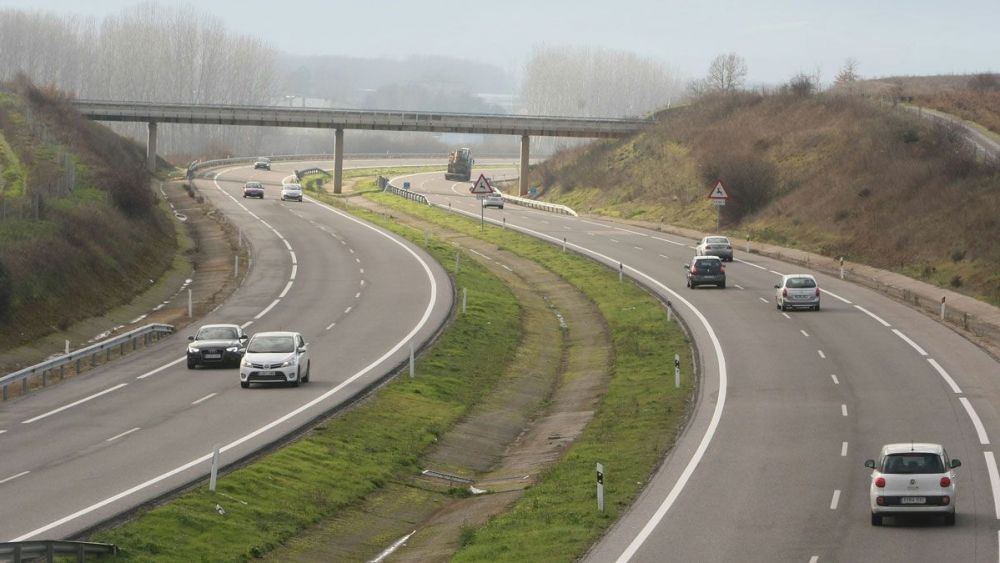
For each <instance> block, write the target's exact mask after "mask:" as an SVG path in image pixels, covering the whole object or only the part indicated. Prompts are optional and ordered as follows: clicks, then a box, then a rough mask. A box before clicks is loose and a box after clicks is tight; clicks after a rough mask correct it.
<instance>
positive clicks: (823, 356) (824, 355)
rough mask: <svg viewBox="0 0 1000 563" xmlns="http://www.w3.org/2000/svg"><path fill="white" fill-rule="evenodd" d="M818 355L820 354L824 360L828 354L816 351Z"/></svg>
mask: <svg viewBox="0 0 1000 563" xmlns="http://www.w3.org/2000/svg"><path fill="white" fill-rule="evenodd" d="M816 353H817V354H819V357H820V358H823V359H824V360H825V359H826V354H824V353H823V351H822V350H816Z"/></svg>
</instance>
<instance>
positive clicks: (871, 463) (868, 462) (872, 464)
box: [865, 459, 875, 469]
mask: <svg viewBox="0 0 1000 563" xmlns="http://www.w3.org/2000/svg"><path fill="white" fill-rule="evenodd" d="M865 467H867V468H868V469H875V460H874V459H866V460H865Z"/></svg>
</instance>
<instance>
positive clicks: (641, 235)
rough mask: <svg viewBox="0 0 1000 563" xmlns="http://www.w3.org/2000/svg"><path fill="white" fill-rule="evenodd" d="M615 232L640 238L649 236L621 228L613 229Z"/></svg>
mask: <svg viewBox="0 0 1000 563" xmlns="http://www.w3.org/2000/svg"><path fill="white" fill-rule="evenodd" d="M615 229H616V230H619V231H622V232H623V233H628V234H630V235H639V236H640V237H648V236H649V235H647V234H645V233H640V232H639V231H630V230H628V229H623V228H621V227H615Z"/></svg>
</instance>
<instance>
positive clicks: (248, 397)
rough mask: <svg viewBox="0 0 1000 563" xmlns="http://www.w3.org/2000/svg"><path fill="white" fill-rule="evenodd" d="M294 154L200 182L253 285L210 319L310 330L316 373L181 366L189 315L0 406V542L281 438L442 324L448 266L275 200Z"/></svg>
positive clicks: (101, 512)
mask: <svg viewBox="0 0 1000 563" xmlns="http://www.w3.org/2000/svg"><path fill="white" fill-rule="evenodd" d="M348 164H350V163H348ZM380 164H382V165H385V164H386V163H385V162H381V163H380ZM389 164H391V165H398V164H400V162H398V161H393V162H391V163H389ZM359 165H360V164H359ZM296 166H299V167H301V163H275V165H274V170H273V171H266V170H257V171H255V170H252V169H251V168H250V167H249V166H239V167H232V168H227V169H216V170H213V171H210V172H209V174H210V176H209V177H208V178H203V179H199V180H198V181H197V184H198V186H199V188H200V190H201V192H202V193H203V194H204V195H205V196H206V197H207V198H208V199H209V200H211V201H212V203H214V204H215V205H216V206H217V207H219V208H220V209H222V210H223V211H224V213H225V214H226V215H227V216H228V217H230V218H231V220H232V221H233V222H234V223H235V224H236V225H237V226H239V227H240V229H242V232H243V236H244V237H245V238H246V239H248V240H249V241H250V242H251V244H252V269H251V271H250V272H249V275H248V277H247V279H246V281H245V283H244V284H243V285H242V286H241V287H240V288H239V289H238V290H237V291H236V293H235V294H234V295H233V296H232V298H230V299H229V300H228V301H227V302H226V303H225V304H224V305H223V306H222V307H220V308H218V309H217V310H216V311H214V312H213V313H212V314H210V315H209V316H208V317H206V318H205V319H204V321H203V322H204V323H216V322H228V323H237V324H242V325H245V326H246V329H247V331H248V332H250V333H253V332H257V331H265V330H295V331H299V332H302V333H303V335H304V336H305V339H306V341H307V343H308V345H309V352H310V355H311V358H312V370H311V380H310V382H309V383H307V384H303V385H302V386H300V387H298V388H290V387H268V388H261V387H253V388H251V389H241V388H240V385H239V380H238V372H237V370H236V369H197V370H188V369H187V367H186V362H185V361H184V354H185V349H186V346H187V336H188V335H189V334H193V333H194V330H195V329H196V326H195V327H192V328H191V329H190V330H186V331H183V332H181V333H179V334H175V335H173V336H171V337H169V338H166V339H164V340H161V341H160V342H159V343H157V344H155V345H153V346H152V347H151V349H150V350H148V351H146V352H142V353H139V354H134V355H131V356H127V357H126V358H124V359H122V360H119V361H117V362H114V363H112V364H111V365H109V366H107V367H101V368H99V369H96V370H94V371H93V372H90V373H88V374H87V375H86V376H82V377H78V378H73V379H70V380H67V381H66V382H64V383H62V384H60V385H57V386H54V387H52V388H50V389H47V390H44V391H40V392H35V393H31V394H29V395H27V396H26V397H23V398H20V399H17V400H13V401H10V402H8V403H5V404H3V406H2V408H0V541H17V540H26V539H56V538H67V537H72V536H73V535H74V534H76V533H78V532H79V531H81V530H85V529H87V528H88V527H90V526H93V525H94V524H96V523H98V522H101V521H102V520H104V519H106V518H108V517H111V516H113V515H115V514H118V513H120V512H122V511H123V510H126V509H128V508H130V507H134V506H136V505H139V504H141V503H143V502H144V501H147V500H149V499H152V498H155V497H157V496H159V495H161V494H163V493H164V492H166V491H169V490H171V489H173V488H176V487H178V486H180V485H182V484H185V483H188V482H191V481H192V480H195V479H198V478H203V477H204V476H206V475H207V473H208V471H209V468H210V457H211V453H212V450H213V448H214V446H216V445H218V446H221V451H222V454H221V458H222V460H223V463H226V462H229V461H232V460H235V459H239V458H240V457H242V456H244V455H247V454H249V453H251V452H253V451H255V450H257V449H259V448H261V447H263V446H265V445H267V444H269V443H272V442H274V441H275V440H279V439H280V438H281V437H282V436H285V435H287V434H288V433H291V432H293V431H294V430H295V429H297V428H300V427H302V426H303V425H305V424H307V423H308V422H309V421H311V420H313V419H315V418H316V417H318V416H320V415H321V414H322V413H324V412H326V411H329V410H330V409H332V408H334V407H335V406H336V405H338V404H341V403H342V402H344V401H345V400H347V399H348V398H349V397H350V396H352V395H353V394H355V393H357V392H358V391H359V390H361V389H363V388H364V387H365V386H366V385H368V384H371V383H372V382H374V381H376V380H377V379H379V378H381V377H383V376H384V375H386V374H387V373H390V372H391V370H392V369H393V368H394V367H396V366H399V365H400V364H401V363H403V362H404V361H406V358H407V357H408V355H409V344H410V343H411V342H413V343H414V344H415V346H417V347H419V346H420V345H421V344H422V343H424V342H426V341H427V340H428V339H429V338H430V337H431V336H432V335H433V334H434V333H435V332H436V331H437V329H438V328H439V327H440V326H441V324H442V323H443V322H444V320H445V319H446V317H447V315H448V312H449V310H450V308H451V306H452V302H453V289H452V286H451V282H450V281H449V278H448V277H447V275H446V273H445V272H444V271H443V270H442V268H441V267H440V266H439V265H438V264H437V263H435V262H434V261H433V260H432V259H431V258H430V257H429V256H428V255H427V254H426V253H424V252H423V251H421V250H420V249H419V248H418V247H416V246H414V245H412V244H410V243H408V242H406V241H403V240H402V239H400V238H398V237H396V236H395V235H391V234H388V233H386V232H384V231H382V230H380V229H376V228H373V227H371V226H369V225H368V224H366V223H363V222H361V221H358V220H356V219H354V218H353V217H350V216H349V215H346V214H344V213H342V212H340V211H336V210H332V209H330V208H328V207H325V206H321V205H319V204H316V203H314V202H310V201H305V202H302V203H297V202H281V201H279V197H278V196H279V194H280V184H281V179H282V178H284V177H286V176H288V175H289V174H290V173H291V172H292V171H293V170H294V168H295V167H296ZM249 179H255V180H261V181H263V182H264V184H265V186H266V188H265V189H266V191H267V195H266V197H265V198H264V199H263V200H256V199H251V200H244V199H243V198H242V197H241V194H242V185H243V182H244V181H245V180H249ZM196 275H197V274H196Z"/></svg>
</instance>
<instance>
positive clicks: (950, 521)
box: [944, 512, 955, 526]
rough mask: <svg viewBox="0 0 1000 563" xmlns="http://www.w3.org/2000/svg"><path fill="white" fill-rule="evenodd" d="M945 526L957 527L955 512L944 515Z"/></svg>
mask: <svg viewBox="0 0 1000 563" xmlns="http://www.w3.org/2000/svg"><path fill="white" fill-rule="evenodd" d="M944 525H945V526H954V525H955V513H954V512H949V513H947V514H945V515H944Z"/></svg>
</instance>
